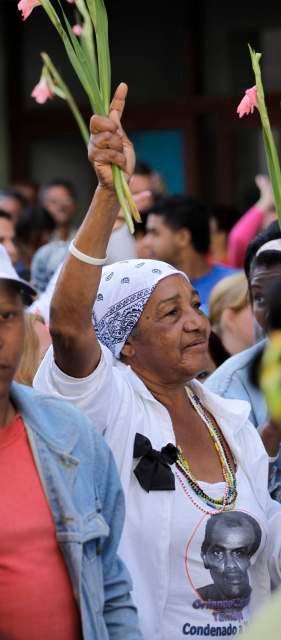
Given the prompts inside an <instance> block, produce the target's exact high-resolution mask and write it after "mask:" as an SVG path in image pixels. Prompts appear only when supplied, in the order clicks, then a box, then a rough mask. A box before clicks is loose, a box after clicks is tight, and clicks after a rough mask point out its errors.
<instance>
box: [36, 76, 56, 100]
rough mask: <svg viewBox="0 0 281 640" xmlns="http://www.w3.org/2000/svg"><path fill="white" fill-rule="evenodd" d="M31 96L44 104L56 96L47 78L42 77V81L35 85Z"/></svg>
mask: <svg viewBox="0 0 281 640" xmlns="http://www.w3.org/2000/svg"><path fill="white" fill-rule="evenodd" d="M31 96H32V98H34V99H35V100H36V102H38V104H44V102H47V100H49V99H50V98H53V97H54V94H53V92H52V91H51V89H50V87H49V85H48V82H47V80H46V78H41V80H40V82H38V84H37V85H36V86H35V87H34V89H33V91H32V94H31Z"/></svg>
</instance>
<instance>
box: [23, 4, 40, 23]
mask: <svg viewBox="0 0 281 640" xmlns="http://www.w3.org/2000/svg"><path fill="white" fill-rule="evenodd" d="M39 5H40V2H39V0H20V2H19V3H18V10H19V11H21V15H22V19H23V20H26V18H28V16H30V14H31V11H32V9H34V7H39Z"/></svg>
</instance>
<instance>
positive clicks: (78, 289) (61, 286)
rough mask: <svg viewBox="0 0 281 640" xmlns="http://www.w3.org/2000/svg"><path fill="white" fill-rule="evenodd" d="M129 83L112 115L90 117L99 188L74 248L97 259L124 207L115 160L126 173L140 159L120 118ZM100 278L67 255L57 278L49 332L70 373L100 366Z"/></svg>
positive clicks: (102, 254)
mask: <svg viewBox="0 0 281 640" xmlns="http://www.w3.org/2000/svg"><path fill="white" fill-rule="evenodd" d="M126 95H127V86H126V85H125V84H123V83H122V84H120V85H119V87H118V88H117V90H116V92H115V95H114V98H113V100H112V104H111V109H110V116H109V118H105V117H100V116H93V117H92V118H91V122H90V131H91V137H90V142H89V150H88V154H89V160H90V162H91V164H92V166H93V168H94V170H95V172H96V175H97V178H98V187H97V190H96V192H95V195H94V198H93V200H92V202H91V204H90V208H89V210H88V213H87V215H86V217H85V219H84V221H83V223H82V225H81V227H80V229H79V231H78V232H77V234H76V236H75V239H74V245H75V247H76V248H77V249H78V250H79V251H81V252H82V253H84V254H86V255H87V256H90V257H94V258H104V257H105V255H106V248H107V244H108V240H109V237H110V235H111V232H112V228H113V225H114V222H115V220H116V217H117V214H118V210H119V206H118V201H117V198H116V195H115V190H114V186H113V178H112V168H111V167H112V164H116V165H118V166H119V167H121V169H123V170H124V171H125V174H126V176H127V178H129V177H130V176H131V174H132V172H133V169H134V164H135V154H134V149H133V146H132V144H131V143H130V141H129V140H128V138H127V136H126V135H125V133H124V131H123V129H122V127H121V125H120V119H121V116H122V113H123V109H124V105H125V99H126ZM100 278H101V267H97V266H93V265H89V264H86V263H85V262H81V261H80V260H78V259H77V258H76V257H74V256H72V255H71V254H69V255H68V257H67V259H66V261H65V264H64V267H63V269H62V271H61V274H60V277H59V279H58V282H57V285H56V289H55V292H54V296H53V299H52V303H51V309H50V331H51V335H52V338H53V346H54V354H55V360H56V363H57V365H58V367H59V368H60V369H61V370H62V371H64V373H67V374H68V375H70V376H73V377H76V378H83V377H86V376H88V375H89V374H90V373H91V372H92V371H94V369H95V368H96V367H97V365H98V363H99V360H100V346H99V343H98V340H97V338H96V335H95V332H94V327H93V323H92V310H93V305H94V302H95V299H96V294H97V290H98V287H99V283H100Z"/></svg>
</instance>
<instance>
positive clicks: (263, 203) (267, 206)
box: [255, 174, 275, 212]
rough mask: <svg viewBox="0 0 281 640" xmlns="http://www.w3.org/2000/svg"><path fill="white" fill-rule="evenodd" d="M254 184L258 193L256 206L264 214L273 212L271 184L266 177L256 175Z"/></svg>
mask: <svg viewBox="0 0 281 640" xmlns="http://www.w3.org/2000/svg"><path fill="white" fill-rule="evenodd" d="M255 183H256V185H257V187H258V189H259V191H260V198H259V201H258V205H259V207H260V209H262V210H263V211H264V212H268V211H273V210H274V208H275V204H274V198H273V192H272V186H271V182H270V180H269V178H268V176H264V175H260V174H259V175H257V176H256V177H255Z"/></svg>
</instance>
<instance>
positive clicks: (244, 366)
mask: <svg viewBox="0 0 281 640" xmlns="http://www.w3.org/2000/svg"><path fill="white" fill-rule="evenodd" d="M265 344H266V341H265V340H262V341H261V342H258V343H257V344H255V345H254V346H253V347H250V349H246V350H245V351H241V352H240V353H236V354H235V355H234V356H232V357H231V358H229V359H228V360H226V361H225V362H224V363H223V364H222V365H221V366H220V367H218V369H217V370H216V371H214V373H212V375H211V376H210V377H209V378H207V380H206V382H205V383H204V386H205V387H206V388H207V389H209V391H212V392H213V393H217V394H218V395H219V396H221V397H222V398H233V399H235V400H246V401H247V402H249V404H250V407H251V412H250V415H249V420H250V422H252V424H253V425H254V426H255V427H256V428H259V427H261V426H263V425H264V424H265V423H266V421H267V419H268V416H267V407H266V402H265V398H264V395H263V394H262V392H261V391H260V390H259V389H257V388H256V387H254V385H253V384H252V382H251V380H250V378H249V370H250V366H251V363H252V360H253V358H255V356H256V355H257V354H259V353H260V351H261V350H262V349H263V348H264V346H265ZM268 487H269V491H270V495H271V497H272V498H274V499H275V500H277V501H278V502H281V451H280V452H279V456H278V459H277V460H275V462H274V463H273V464H271V465H270V470H269V484H268Z"/></svg>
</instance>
